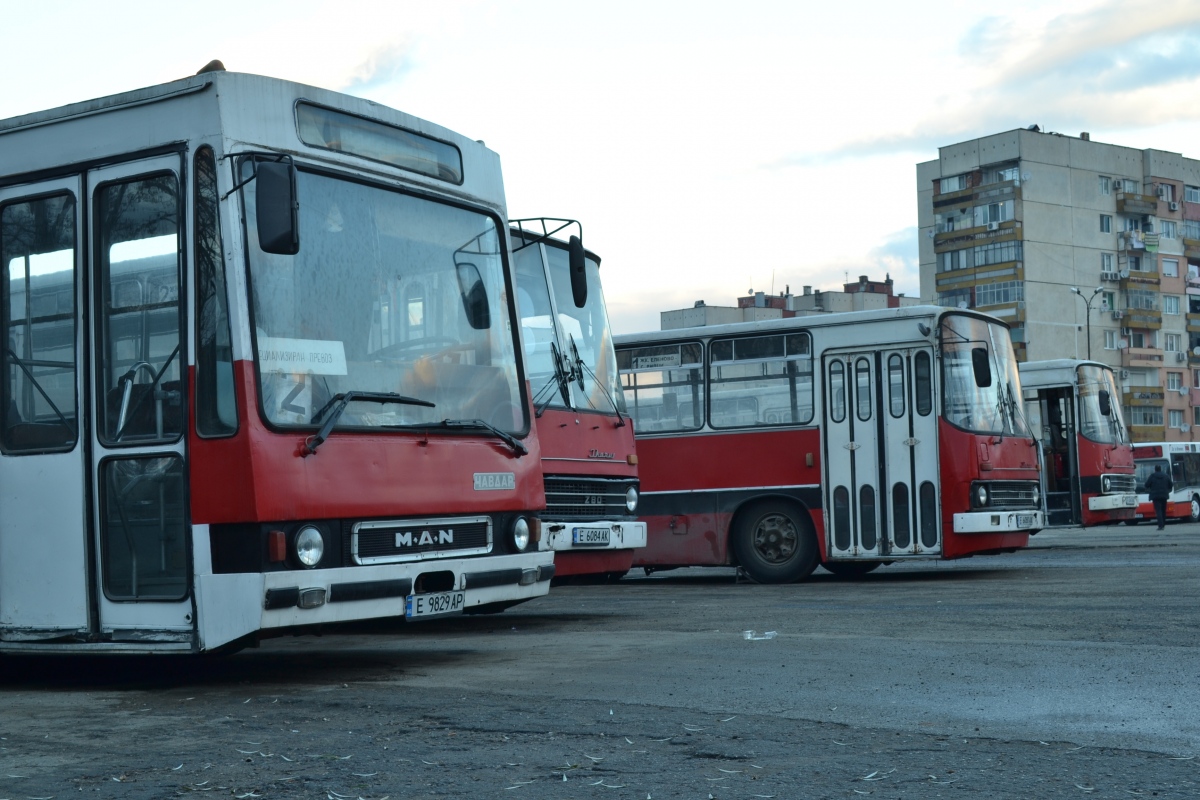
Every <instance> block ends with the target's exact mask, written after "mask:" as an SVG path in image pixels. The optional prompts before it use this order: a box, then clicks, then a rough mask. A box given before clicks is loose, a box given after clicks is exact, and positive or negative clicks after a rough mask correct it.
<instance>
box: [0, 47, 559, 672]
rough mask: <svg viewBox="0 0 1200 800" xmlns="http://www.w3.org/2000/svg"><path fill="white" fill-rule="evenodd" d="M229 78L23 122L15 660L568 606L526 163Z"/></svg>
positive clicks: (10, 284)
mask: <svg viewBox="0 0 1200 800" xmlns="http://www.w3.org/2000/svg"><path fill="white" fill-rule="evenodd" d="M211 66H215V67H217V69H216V71H202V74H198V75H196V76H194V77H190V78H186V79H184V80H179V81H175V82H173V83H168V84H164V85H160V86H152V87H149V88H146V89H141V90H137V91H132V92H128V93H125V94H119V95H114V96H111V97H104V98H100V99H97V100H91V101H87V102H83V103H78V104H75V105H70V106H65V107H62V108H57V109H53V110H49V111H44V112H38V113H34V114H30V115H27V116H23V117H17V118H13V119H8V120H3V121H0V264H2V265H3V269H4V275H5V279H4V280H3V281H2V282H0V294H2V295H3V296H2V297H0V314H2V315H3V324H4V329H5V331H6V336H7V345H6V347H5V348H4V349H3V353H0V361H2V362H3V364H2V368H0V393H2V397H0V493H2V496H0V649H2V650H38V651H45V650H54V649H57V650H59V651H65V652H85V651H109V652H117V651H120V652H161V651H176V652H200V651H211V650H214V649H218V648H235V647H237V646H239V645H244V644H246V643H250V642H252V641H254V640H255V639H256V638H258V637H261V636H265V635H271V634H277V633H280V632H283V631H305V630H316V629H318V628H320V627H323V626H328V625H331V624H337V623H342V622H347V621H353V620H363V619H369V618H379V617H401V618H407V619H412V620H419V619H424V618H427V617H428V618H436V617H438V616H440V615H444V614H457V613H463V612H471V611H475V612H490V611H496V610H500V609H503V608H504V607H506V606H509V605H512V604H515V603H519V602H522V601H525V600H528V599H530V598H533V597H536V596H539V595H542V594H544V593H545V592H546V591H547V590H548V587H549V585H550V579H551V578H552V577H553V574H554V566H553V556H552V554H551V553H547V552H543V551H541V550H540V549H539V547H538V545H537V537H538V533H539V522H538V518H537V516H536V512H537V511H538V510H539V509H541V508H543V507H544V505H545V497H544V493H543V487H542V475H541V469H540V467H539V463H538V459H539V451H538V447H537V439H536V435H534V431H533V430H532V427H531V416H532V413H531V404H530V401H529V397H528V396H527V388H526V387H527V384H526V382H525V380H524V375H523V366H522V359H521V355H520V342H519V340H518V338H517V333H516V332H517V330H518V320H517V314H516V306H515V303H514V302H513V301H512V300H511V298H512V297H513V286H512V275H511V271H510V262H509V246H508V237H507V229H508V226H507V222H506V220H507V214H506V209H505V202H504V193H503V184H502V179H501V173H500V163H499V158H498V157H497V155H496V154H495V153H493V152H491V151H490V150H488V149H487V148H485V147H484V146H483V145H482V144H480V143H477V142H475V141H474V140H472V139H469V138H467V137H464V136H460V135H458V134H456V133H453V132H452V131H449V130H446V129H445V128H442V127H439V126H437V125H434V124H432V123H429V122H426V121H423V120H420V119H418V118H416V117H412V116H409V115H408V114H404V113H401V112H399V111H394V110H392V109H389V108H386V107H383V106H380V105H378V104H376V103H371V102H367V101H365V100H360V99H357V98H354V97H349V96H346V95H343V94H338V93H335V92H330V91H325V90H322V89H317V88H314V87H311V86H301V85H298V84H294V83H288V82H285V81H281V80H275V79H271V78H264V77H259V76H254V75H244V74H234V73H228V72H225V71H224V70H223V69H222V68H219V64H216V65H211ZM207 69H208V68H206V70H207Z"/></svg>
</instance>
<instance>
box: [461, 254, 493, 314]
mask: <svg viewBox="0 0 1200 800" xmlns="http://www.w3.org/2000/svg"><path fill="white" fill-rule="evenodd" d="M454 267H455V269H456V270H457V271H458V291H459V292H460V293H461V295H462V302H463V311H465V312H466V314H467V324H468V325H470V326H471V327H472V328H474V329H475V330H477V331H482V330H486V329H487V328H490V327H492V314H491V310H490V309H489V308H488V296H487V287H485V286H484V285H483V276H482V275H480V274H479V268H478V267H476V266H475V265H474V264H471V263H469V262H460V263H458V264H455V265H454Z"/></svg>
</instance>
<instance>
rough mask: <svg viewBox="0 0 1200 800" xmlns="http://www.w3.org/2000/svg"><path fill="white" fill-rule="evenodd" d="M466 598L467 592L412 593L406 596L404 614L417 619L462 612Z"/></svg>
mask: <svg viewBox="0 0 1200 800" xmlns="http://www.w3.org/2000/svg"><path fill="white" fill-rule="evenodd" d="M466 599H467V593H466V592H433V593H431V594H410V595H409V596H408V597H406V598H404V616H405V617H406V618H408V619H417V618H420V617H441V616H445V615H447V614H461V613H462V610H463V603H464V602H465V601H466Z"/></svg>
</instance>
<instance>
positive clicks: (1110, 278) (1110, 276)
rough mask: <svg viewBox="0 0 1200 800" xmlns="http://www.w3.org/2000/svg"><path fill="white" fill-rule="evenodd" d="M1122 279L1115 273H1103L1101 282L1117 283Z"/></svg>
mask: <svg viewBox="0 0 1200 800" xmlns="http://www.w3.org/2000/svg"><path fill="white" fill-rule="evenodd" d="M1120 277H1121V276H1120V275H1118V274H1117V273H1115V272H1101V273H1100V280H1102V281H1115V280H1118V279H1119V278H1120Z"/></svg>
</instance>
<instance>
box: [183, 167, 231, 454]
mask: <svg viewBox="0 0 1200 800" xmlns="http://www.w3.org/2000/svg"><path fill="white" fill-rule="evenodd" d="M195 168H196V169H195V172H196V176H195V185H196V194H195V208H194V209H193V212H194V213H195V215H196V217H195V227H196V232H195V234H196V433H198V434H199V435H201V436H228V435H230V434H232V433H234V432H236V431H237V402H236V398H235V396H234V381H233V347H232V345H231V339H232V337H231V335H230V331H229V296H228V294H227V293H226V284H225V260H224V258H223V254H222V248H221V217H220V206H219V203H218V197H217V163H216V159H215V157H214V156H213V151H212V148H211V147H201V148H200V149H199V150H197V151H196V162H195Z"/></svg>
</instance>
